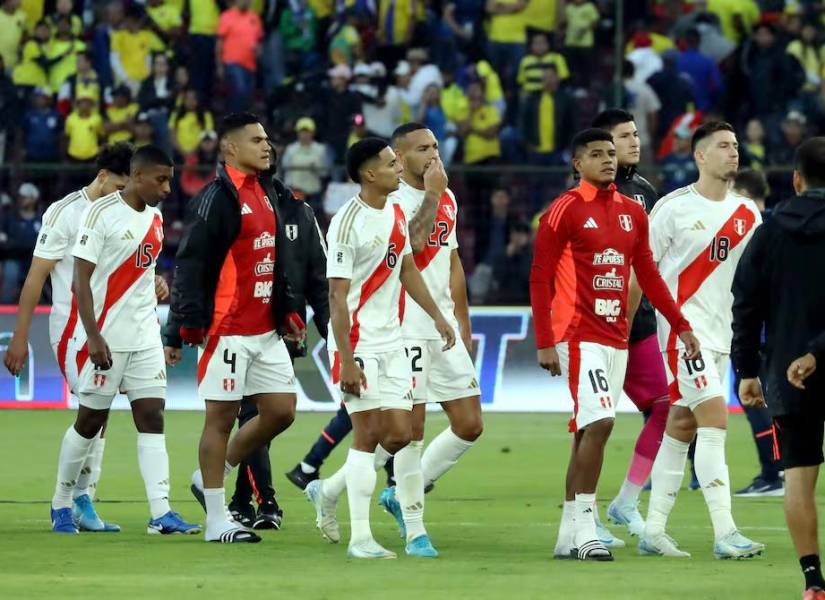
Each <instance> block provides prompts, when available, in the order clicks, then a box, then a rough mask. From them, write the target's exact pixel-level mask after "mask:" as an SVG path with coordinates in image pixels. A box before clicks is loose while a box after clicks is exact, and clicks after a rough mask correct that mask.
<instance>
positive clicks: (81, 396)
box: [66, 342, 166, 410]
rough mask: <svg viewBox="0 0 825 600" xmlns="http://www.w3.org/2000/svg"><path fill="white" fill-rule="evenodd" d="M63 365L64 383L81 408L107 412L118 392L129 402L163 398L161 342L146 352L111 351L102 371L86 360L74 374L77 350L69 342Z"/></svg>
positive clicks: (89, 360) (164, 389)
mask: <svg viewBox="0 0 825 600" xmlns="http://www.w3.org/2000/svg"><path fill="white" fill-rule="evenodd" d="M81 360H82V359H81ZM66 363H67V364H66V381H68V382H69V386H70V387H71V389H72V392H74V394H75V396H77V401H78V404H80V405H81V406H85V407H87V408H91V409H94V410H106V409H108V408H110V407H111V406H112V401H113V400H114V399H115V396H116V395H117V394H118V393H121V394H126V396H127V398H129V402H134V401H135V400H140V399H142V398H162V399H165V398H166V360H165V359H164V356H163V347H162V346H161V345H160V343H158V345H157V347H154V348H148V349H146V350H135V351H132V352H112V366H111V367H110V368H109V369H106V370H105V371H104V370H102V369H98V368H97V367H95V365H94V363H92V361H91V359H89V358H86V359H85V361H84V362H83V364H82V366H81V368H80V372H77V351H76V349H74V348H73V347H72V343H71V342H70V343H69V349H68V352H67V356H66Z"/></svg>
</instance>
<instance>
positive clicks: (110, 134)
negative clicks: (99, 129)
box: [103, 85, 138, 144]
mask: <svg viewBox="0 0 825 600" xmlns="http://www.w3.org/2000/svg"><path fill="white" fill-rule="evenodd" d="M137 113H138V105H137V103H135V102H132V92H130V91H129V88H128V87H126V86H125V85H122V86H120V87H118V88H116V89H115V91H114V92H112V105H111V106H109V108H107V109H106V123H104V124H103V131H104V133H105V134H106V141H107V143H109V144H115V143H117V142H131V141H132V139H133V137H134V126H135V117H137Z"/></svg>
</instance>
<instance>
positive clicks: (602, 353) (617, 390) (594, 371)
mask: <svg viewBox="0 0 825 600" xmlns="http://www.w3.org/2000/svg"><path fill="white" fill-rule="evenodd" d="M556 351H557V352H558V353H559V360H560V362H561V371H562V376H564V377H566V378H567V381H568V385H569V386H570V395H571V396H572V397H573V418H572V419H570V431H571V432H575V431H578V430H579V429H584V428H585V427H587V426H588V425H590V424H591V423H595V422H596V421H601V420H602V419H613V418H615V417H616V402H618V400H619V397H620V396H621V393H622V387H623V385H624V375H625V371H626V370H627V350H626V349H621V348H613V347H611V346H604V345H602V344H596V343H593V342H561V343H559V344H557V345H556Z"/></svg>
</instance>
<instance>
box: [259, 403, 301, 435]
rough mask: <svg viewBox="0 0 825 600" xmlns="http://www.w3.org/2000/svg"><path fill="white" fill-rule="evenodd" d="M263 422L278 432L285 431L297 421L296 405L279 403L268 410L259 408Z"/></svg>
mask: <svg viewBox="0 0 825 600" xmlns="http://www.w3.org/2000/svg"><path fill="white" fill-rule="evenodd" d="M259 411H260V415H261V420H262V421H264V422H265V423H266V424H267V425H268V426H271V427H272V428H273V429H277V430H278V431H283V430H284V429H286V428H287V427H289V426H290V425H292V423H293V422H294V421H295V405H294V404H286V403H279V404H276V405H274V406H267V407H266V408H263V407H259Z"/></svg>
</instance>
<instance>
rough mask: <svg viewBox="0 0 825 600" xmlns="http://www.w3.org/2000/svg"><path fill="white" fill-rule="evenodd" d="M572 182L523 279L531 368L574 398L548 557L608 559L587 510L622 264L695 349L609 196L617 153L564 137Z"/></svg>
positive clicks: (613, 382) (615, 380)
mask: <svg viewBox="0 0 825 600" xmlns="http://www.w3.org/2000/svg"><path fill="white" fill-rule="evenodd" d="M572 148H573V168H574V169H575V170H576V172H577V173H578V174H579V175H580V176H581V182H580V183H579V185H578V187H576V188H573V189H571V190H569V191H567V192H565V193H564V194H562V195H561V196H560V197H559V198H557V199H556V200H555V201H554V202H553V203H552V204H551V205H550V208H549V209H548V210H547V212H546V213H545V214H544V215H543V216H542V218H541V221H540V223H539V230H538V234H537V236H536V243H535V251H534V255H533V267H532V271H531V273H530V301H531V305H532V309H533V322H534V328H535V335H536V346H537V348H538V362H539V365H540V366H541V367H542V368H543V369H546V370H548V371H550V374H551V375H552V376H554V377H556V376H559V375H562V374H564V375H565V376H566V377H567V380H568V383H569V386H570V394H571V396H572V397H573V418H572V419H571V420H570V431H571V432H572V433H573V434H574V441H573V451H572V454H571V457H570V466H569V467H568V471H567V482H566V496H565V504H564V510H563V512H562V520H561V525H560V527H559V538H558V541H557V543H556V549H555V552H554V554H555V556H556V558H577V559H579V560H599V561H609V560H613V555H612V554H611V553H610V551H609V550H608V549H607V548H606V547H605V546H604V544H603V543H602V542H601V541H600V540H599V538H598V536H597V533H596V521H595V515H594V504H595V502H596V486H597V484H598V480H599V474H600V472H601V468H602V461H603V458H604V448H605V445H606V443H607V440H608V438H609V437H610V432H611V431H612V430H613V422H614V420H615V415H616V412H615V411H616V409H615V405H616V400H618V397H619V394H620V393H621V389H622V384H623V382H624V375H625V369H626V366H627V339H628V335H627V334H628V332H627V316H626V315H627V305H628V285H627V284H628V282H629V278H630V271H631V267H632V268H633V271H634V272H635V273H636V276H637V277H638V279H639V282H640V284H641V286H642V289H643V290H644V291H645V293H646V294H647V296H648V298H650V301H651V302H652V303H653V305H654V306H655V307H657V308H659V309H660V310H662V311H663V312H664V313H665V314H666V315H667V317H668V319H669V321H670V322H671V323H672V324H673V327H674V330H675V331H677V332H679V337H680V338H681V339H682V340H683V341H684V343H685V346H686V350H685V352H686V354H687V355H688V356H690V357H691V358H696V357H697V356H699V343H698V341H697V340H696V338H695V336H694V335H693V333H692V332H691V328H690V324H689V323H688V322H687V320H686V319H685V318H684V317H683V316H682V313H681V312H680V311H679V309H678V308H677V307H676V304H675V303H674V301H673V298H672V297H671V295H670V293H669V292H668V290H667V286H666V285H665V283H664V281H662V278H661V277H660V275H659V272H658V271H657V270H656V265H655V263H654V262H653V257H652V255H651V252H650V247H649V246H648V230H647V215H646V214H645V211H644V209H643V208H642V207H641V206H640V205H639V204H638V203H637V202H636V201H635V200H631V199H630V198H627V197H626V196H622V195H621V194H620V193H619V192H618V191H617V190H616V185H615V183H614V180H615V178H616V148H615V146H614V144H613V137H612V136H611V135H610V133H609V132H607V131H604V130H603V129H586V130H584V131H582V132H580V133H578V134H577V135H576V136H575V137H574V138H573V143H572Z"/></svg>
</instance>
